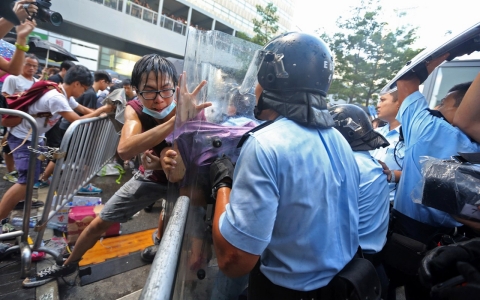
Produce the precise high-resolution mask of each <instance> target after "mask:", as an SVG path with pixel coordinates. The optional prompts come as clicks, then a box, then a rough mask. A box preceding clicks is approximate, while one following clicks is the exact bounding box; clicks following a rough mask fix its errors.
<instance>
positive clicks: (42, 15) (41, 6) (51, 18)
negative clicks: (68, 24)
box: [32, 0, 63, 26]
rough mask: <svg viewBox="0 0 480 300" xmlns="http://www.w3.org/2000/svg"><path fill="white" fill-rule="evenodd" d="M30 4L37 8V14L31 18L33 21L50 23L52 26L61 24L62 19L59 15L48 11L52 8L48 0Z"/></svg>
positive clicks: (38, 0) (39, 0)
mask: <svg viewBox="0 0 480 300" xmlns="http://www.w3.org/2000/svg"><path fill="white" fill-rule="evenodd" d="M32 4H33V5H35V6H37V7H38V12H37V13H36V14H35V15H34V16H33V17H34V18H35V19H37V20H40V21H42V22H47V23H50V24H52V25H53V26H60V24H62V22H63V17H62V15H61V14H60V13H58V12H56V11H53V10H51V9H50V7H51V6H52V3H50V0H37V1H35V2H33V3H32Z"/></svg>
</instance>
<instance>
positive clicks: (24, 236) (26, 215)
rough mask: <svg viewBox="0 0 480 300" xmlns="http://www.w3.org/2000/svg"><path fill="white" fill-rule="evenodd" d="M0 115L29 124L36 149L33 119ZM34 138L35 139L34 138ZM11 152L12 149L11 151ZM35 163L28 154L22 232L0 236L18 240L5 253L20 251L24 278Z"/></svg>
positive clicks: (18, 113)
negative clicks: (18, 118)
mask: <svg viewBox="0 0 480 300" xmlns="http://www.w3.org/2000/svg"><path fill="white" fill-rule="evenodd" d="M0 115H11V116H16V117H21V118H23V119H25V120H27V122H28V123H29V124H30V127H31V128H32V135H31V136H32V141H31V144H30V146H31V147H32V149H37V148H38V138H37V135H38V130H37V122H36V121H35V119H34V118H33V117H32V116H30V115H29V114H27V113H24V112H23V111H19V110H16V109H3V108H1V109H0ZM34 137H35V138H34ZM12 150H13V149H12ZM36 163H37V154H36V153H35V152H33V151H32V152H30V157H29V161H28V174H27V183H26V185H27V189H26V193H25V203H24V208H23V224H22V230H20V231H14V232H9V233H3V234H0V240H5V239H12V238H18V237H19V238H20V243H19V245H17V246H13V247H10V248H9V249H8V250H7V252H8V253H10V252H14V251H18V250H19V249H20V253H21V268H22V270H21V276H22V278H23V277H26V276H27V275H28V272H29V271H30V265H31V259H30V257H31V251H30V246H29V245H28V230H29V223H30V213H31V207H32V195H33V184H34V183H35V165H36Z"/></svg>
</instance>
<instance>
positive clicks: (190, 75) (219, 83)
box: [166, 28, 260, 299]
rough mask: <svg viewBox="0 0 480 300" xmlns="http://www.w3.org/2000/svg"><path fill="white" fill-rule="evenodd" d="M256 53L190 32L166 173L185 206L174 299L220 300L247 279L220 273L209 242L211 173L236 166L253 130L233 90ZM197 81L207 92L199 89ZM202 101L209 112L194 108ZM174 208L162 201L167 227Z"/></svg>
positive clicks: (249, 108)
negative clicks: (221, 161)
mask: <svg viewBox="0 0 480 300" xmlns="http://www.w3.org/2000/svg"><path fill="white" fill-rule="evenodd" d="M259 48H260V46H258V45H255V44H252V43H249V42H247V41H244V40H241V39H238V38H235V37H233V36H231V35H228V34H225V33H223V32H217V31H200V30H196V29H194V28H190V29H189V33H188V41H187V47H186V53H185V61H184V71H185V73H186V81H184V82H182V84H184V87H185V88H186V90H185V91H184V92H178V93H176V95H177V115H176V124H175V130H174V133H173V134H172V135H171V136H169V137H168V138H167V141H169V142H171V143H172V147H173V149H174V151H175V152H176V153H177V156H176V157H175V160H176V161H177V164H176V167H175V170H174V171H172V172H170V173H169V174H167V176H168V178H169V180H170V181H171V182H176V186H174V185H172V184H171V185H170V187H169V188H171V189H173V188H178V189H179V191H180V195H181V196H188V197H189V198H190V199H191V202H190V209H189V212H188V219H187V224H186V230H185V235H184V239H183V245H182V250H181V256H180V261H179V266H178V272H177V276H176V283H175V291H174V297H173V298H174V299H223V298H222V297H223V296H220V295H231V296H232V297H233V295H236V294H239V293H241V291H242V290H243V288H245V286H246V277H245V278H241V279H237V280H231V279H228V278H226V277H225V276H223V275H222V274H221V272H219V271H218V265H217V259H216V256H215V253H214V249H213V243H212V235H211V231H212V230H211V229H212V218H213V208H214V200H213V198H212V197H211V183H210V178H209V170H210V164H211V163H212V162H213V161H214V160H215V159H216V158H217V157H220V156H222V155H228V156H229V157H230V158H231V159H232V161H233V162H235V161H236V160H237V158H238V155H239V153H240V149H239V148H237V145H238V142H239V141H240V139H241V138H242V136H243V135H244V134H245V133H246V132H248V131H249V130H251V129H252V128H254V127H255V126H257V125H258V122H257V120H255V118H254V116H253V110H254V106H255V96H254V94H253V90H250V91H248V92H247V93H245V94H243V95H242V94H240V93H239V86H240V85H241V83H242V82H243V79H244V77H245V73H246V72H247V69H248V66H249V64H250V61H251V60H252V57H253V55H254V54H255V51H256V50H258V49H259ZM183 79H185V78H183ZM203 80H206V81H207V83H206V85H204V86H203V87H201V89H197V88H198V86H199V84H200V83H201V82H202V81H203ZM181 88H182V87H180V89H181ZM196 89H197V92H196V93H195V92H194V91H195V90H196ZM191 93H194V94H196V97H192V95H191ZM206 102H211V103H212V106H210V107H208V108H206V109H204V110H198V109H196V108H195V105H200V104H202V103H206ZM175 201H176V198H169V199H167V205H166V207H167V209H166V221H167V222H168V219H169V217H170V214H171V211H172V208H173V203H174V202H175ZM235 298H236V297H235Z"/></svg>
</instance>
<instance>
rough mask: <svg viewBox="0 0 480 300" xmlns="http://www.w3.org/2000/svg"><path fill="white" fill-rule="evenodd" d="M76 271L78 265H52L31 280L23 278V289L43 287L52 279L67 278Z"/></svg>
mask: <svg viewBox="0 0 480 300" xmlns="http://www.w3.org/2000/svg"><path fill="white" fill-rule="evenodd" d="M77 269H78V264H77V263H74V264H69V265H58V264H54V265H52V266H50V267H48V268H46V269H43V270H41V271H40V272H38V273H37V274H36V275H35V276H34V277H32V278H28V277H27V278H25V280H24V281H23V286H24V287H35V286H40V285H43V284H45V283H47V282H49V281H52V280H53V279H57V278H60V277H64V276H68V275H70V274H73V273H75V271H77Z"/></svg>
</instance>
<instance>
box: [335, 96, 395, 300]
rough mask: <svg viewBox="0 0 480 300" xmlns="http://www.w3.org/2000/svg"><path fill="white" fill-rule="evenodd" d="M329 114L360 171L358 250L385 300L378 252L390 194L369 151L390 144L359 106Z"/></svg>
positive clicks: (384, 235) (384, 277) (338, 107)
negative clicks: (377, 279)
mask: <svg viewBox="0 0 480 300" xmlns="http://www.w3.org/2000/svg"><path fill="white" fill-rule="evenodd" d="M329 111H330V114H331V115H332V117H333V120H334V121H335V128H336V129H337V130H338V131H340V133H341V134H342V135H343V137H345V139H346V140H347V142H348V143H349V144H350V146H351V147H352V150H353V154H354V157H355V161H356V162H357V165H358V169H359V171H360V192H359V198H358V209H359V223H358V234H359V240H360V247H361V248H362V252H363V254H364V256H365V258H367V259H369V260H370V261H371V262H372V263H373V265H374V266H375V268H376V270H377V273H378V275H379V277H380V279H381V282H382V292H383V294H382V296H383V298H384V299H386V297H387V290H388V278H387V275H386V273H385V269H384V268H383V264H382V253H381V251H382V249H383V246H385V243H386V242H387V230H388V221H389V208H390V204H389V202H390V201H389V192H390V191H389V186H388V184H387V180H386V177H387V176H386V175H385V174H384V172H383V168H382V166H381V165H380V163H379V162H378V161H377V160H376V159H375V158H373V157H372V155H370V153H369V151H371V150H375V149H379V148H384V147H387V146H388V145H389V143H388V141H387V140H386V138H385V137H384V136H382V135H381V134H380V133H378V132H376V131H375V130H373V127H372V123H371V122H370V120H369V119H368V116H367V114H366V113H365V111H364V110H363V109H361V108H360V107H358V106H356V105H352V104H342V105H336V106H334V107H332V108H331V109H330V110H329Z"/></svg>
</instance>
